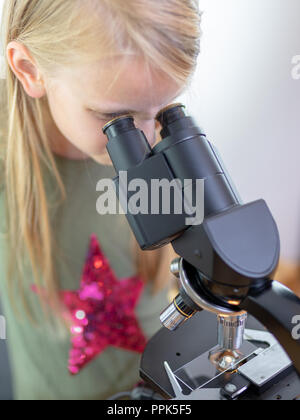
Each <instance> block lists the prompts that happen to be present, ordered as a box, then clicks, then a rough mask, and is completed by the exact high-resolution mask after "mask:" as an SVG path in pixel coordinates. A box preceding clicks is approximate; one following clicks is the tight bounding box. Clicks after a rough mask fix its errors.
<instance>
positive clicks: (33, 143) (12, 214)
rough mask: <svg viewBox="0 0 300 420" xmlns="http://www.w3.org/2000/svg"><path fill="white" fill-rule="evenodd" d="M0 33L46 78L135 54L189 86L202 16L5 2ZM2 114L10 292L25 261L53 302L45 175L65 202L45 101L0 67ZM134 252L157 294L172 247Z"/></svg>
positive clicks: (185, 5) (178, 3)
mask: <svg viewBox="0 0 300 420" xmlns="http://www.w3.org/2000/svg"><path fill="white" fill-rule="evenodd" d="M99 22H100V24H99ZM2 30H3V46H4V48H5V47H6V46H7V45H8V43H9V42H10V41H12V40H16V41H18V42H20V43H22V44H24V45H25V46H26V47H27V49H28V51H29V52H30V54H31V55H32V57H33V59H34V60H35V62H36V64H37V66H38V67H39V69H40V70H41V71H42V72H45V74H49V75H51V74H54V73H55V71H56V69H59V68H60V67H61V66H68V67H70V66H72V63H75V62H80V61H81V62H82V61H83V60H87V61H88V60H90V61H93V60H99V59H101V58H103V57H107V56H109V55H113V54H119V55H120V53H121V54H124V55H126V54H127V53H131V52H134V53H138V54H141V55H142V56H143V58H145V60H146V62H148V63H150V64H151V66H155V67H156V68H158V69H160V70H162V71H164V72H165V73H167V74H168V75H169V76H171V77H172V78H174V80H176V81H177V82H178V83H181V84H187V83H188V81H189V80H190V78H191V76H192V74H193V72H194V69H195V68H196V62H197V56H198V54H199V40H200V13H199V9H198V1H197V0H150V1H149V0H42V1H41V0H5V2H4V10H3V17H2ZM0 106H1V110H0V114H1V117H0V118H1V126H0V135H1V149H2V162H3V168H4V171H5V178H4V183H5V194H6V205H7V209H8V211H7V216H8V238H9V241H8V244H9V249H10V256H11V263H10V264H9V267H10V273H9V276H8V278H9V285H10V290H12V279H13V278H14V279H18V283H17V287H18V290H19V291H21V292H22V291H23V295H24V284H23V282H22V276H21V275H20V273H22V268H23V265H24V261H25V259H24V257H26V258H27V260H28V261H29V262H30V267H31V270H32V272H33V274H34V279H35V283H36V285H37V286H38V287H41V285H43V287H44V288H46V291H47V294H48V295H49V296H50V297H51V298H52V299H53V300H54V301H55V300H57V299H58V282H57V279H56V273H55V268H54V263H53V249H54V239H53V237H52V234H51V227H50V213H49V205H50V203H49V202H48V199H47V195H46V189H45V171H46V172H47V176H48V177H52V178H53V179H54V180H55V184H56V185H57V187H58V189H59V192H60V197H61V199H62V200H63V199H64V198H65V194H64V185H63V183H62V181H61V178H60V174H59V172H58V170H57V168H56V164H55V159H54V156H53V153H52V151H51V148H50V145H49V139H48V136H47V132H46V124H45V118H46V113H47V112H49V110H48V108H47V101H46V100H45V98H42V99H33V98H31V97H29V96H28V95H27V94H26V93H25V91H24V89H23V88H22V85H21V83H20V82H19V80H18V79H17V77H16V76H15V75H14V73H13V72H12V70H11V68H10V67H9V65H8V62H7V60H6V82H5V84H3V86H2V91H1V105H0ZM41 244H42V246H41ZM135 248H136V249H135V255H136V264H137V270H138V273H139V274H141V275H142V276H143V278H144V279H145V281H148V280H151V281H153V284H154V289H155V290H158V289H159V288H161V287H163V285H164V284H165V282H166V281H167V280H168V278H170V276H169V274H168V272H169V263H170V259H171V255H170V253H171V251H170V249H171V247H166V248H165V249H163V250H158V251H153V252H142V251H140V250H139V249H138V247H137V245H136V246H135ZM16 272H18V273H19V275H18V276H16Z"/></svg>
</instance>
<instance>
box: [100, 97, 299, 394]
mask: <svg viewBox="0 0 300 420" xmlns="http://www.w3.org/2000/svg"><path fill="white" fill-rule="evenodd" d="M157 120H158V121H159V122H160V124H161V126H162V131H161V137H162V141H161V142H159V143H158V144H157V145H156V146H155V147H154V148H151V147H150V145H149V142H148V141H147V139H146V137H145V135H144V133H143V132H142V131H141V130H139V129H137V128H136V126H135V124H134V118H133V117H132V116H130V115H127V116H124V117H120V118H116V119H114V120H112V121H110V122H109V123H108V124H107V125H106V126H105V127H104V129H103V132H104V133H105V134H106V135H107V137H108V140H109V141H108V145H107V150H108V153H109V155H110V157H111V160H112V162H113V165H114V167H115V170H116V173H117V177H116V178H115V179H114V182H115V184H116V190H117V191H119V192H120V191H121V193H118V195H119V200H120V203H121V205H122V206H123V205H124V204H125V205H126V204H128V202H129V201H130V198H131V196H132V194H133V193H132V192H130V191H127V190H126V191H125V192H124V193H122V191H123V190H122V185H120V176H119V174H120V173H121V172H123V171H126V172H127V177H128V182H130V181H131V180H134V179H142V180H143V181H144V182H146V184H147V185H149V190H150V185H151V181H152V180H153V179H156V180H168V181H169V182H170V183H171V182H172V181H173V180H179V181H181V182H175V183H173V184H172V185H173V189H172V191H173V193H174V196H175V195H177V196H180V197H182V199H184V197H185V192H186V191H184V190H185V189H189V190H190V192H192V193H193V192H194V193H195V194H196V188H197V180H204V220H203V222H202V223H201V224H199V223H194V224H192V225H187V224H186V220H187V217H190V216H191V214H190V211H189V209H188V208H187V207H188V206H185V209H183V210H184V211H183V212H181V214H179V212H176V209H175V208H174V207H172V206H171V209H170V214H165V213H164V212H162V211H161V212H155V214H153V213H151V212H150V213H149V214H146V213H137V212H136V213H134V214H133V213H130V212H128V214H127V219H128V222H129V224H130V226H131V229H132V230H133V232H134V235H135V237H136V239H137V241H138V243H139V245H140V247H141V249H143V250H153V249H157V248H160V247H163V246H165V245H166V244H169V243H171V244H172V246H173V248H174V250H175V252H176V254H177V255H178V256H179V258H178V259H176V260H175V261H173V262H172V264H171V271H172V273H173V274H174V275H175V276H176V277H177V278H178V285H179V290H180V292H179V294H178V296H177V297H176V298H175V299H174V300H173V302H172V303H171V305H170V306H169V307H168V308H167V309H166V310H165V311H164V312H163V313H162V314H161V322H162V324H163V326H164V328H162V329H161V330H160V331H159V332H158V333H157V334H156V335H155V336H154V337H153V338H152V339H151V340H150V341H149V343H148V345H147V347H146V350H145V352H144V354H143V356H142V361H141V367H140V373H141V377H142V379H144V380H145V381H146V382H147V383H148V384H150V385H151V387H152V388H153V389H154V390H155V391H156V392H158V393H159V394H160V395H162V396H163V397H164V398H167V399H178V400H226V399H227V400H237V399H239V400H249V399H250V400H261V399H263V400H272V399H277V400H278V399H283V400H297V399H300V328H297V322H298V323H299V321H300V299H298V297H297V296H296V295H295V294H293V293H292V292H291V291H290V290H289V289H288V288H286V287H285V286H283V285H281V284H280V283H278V282H276V281H274V280H273V276H274V273H275V272H276V268H277V266H278V261H279V256H280V239H279V233H278V229H277V226H276V223H275V221H274V218H273V217H272V214H271V212H270V210H269V208H268V206H267V204H266V203H265V201H264V200H257V201H254V202H251V203H248V204H244V203H242V201H241V199H240V197H239V195H238V193H237V191H236V189H235V187H234V185H233V183H232V181H231V179H230V177H229V175H228V173H227V171H226V170H225V167H224V165H223V162H222V160H221V158H220V156H219V154H218V152H217V150H216V148H215V147H214V146H213V145H212V144H211V143H210V142H209V141H208V140H207V138H206V136H205V134H204V133H203V131H202V129H201V128H200V127H199V126H198V125H197V124H196V123H195V121H194V120H193V118H191V117H189V116H187V115H186V111H185V107H184V106H183V105H182V104H174V105H171V106H169V107H167V108H165V109H163V110H162V111H161V112H160V113H159V114H158V116H157ZM186 180H189V182H184V181H186ZM193 196H195V195H193ZM148 198H149V202H151V195H150V194H149V197H148ZM126 208H127V207H126ZM191 208H192V207H191ZM179 327H180V328H179ZM216 343H218V344H217V345H216Z"/></svg>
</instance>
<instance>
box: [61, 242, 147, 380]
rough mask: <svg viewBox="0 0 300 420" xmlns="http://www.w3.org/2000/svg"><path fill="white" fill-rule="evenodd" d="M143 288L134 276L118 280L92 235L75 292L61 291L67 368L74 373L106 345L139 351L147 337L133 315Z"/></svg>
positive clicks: (144, 344) (141, 350) (143, 347)
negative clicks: (67, 326) (67, 319)
mask: <svg viewBox="0 0 300 420" xmlns="http://www.w3.org/2000/svg"><path fill="white" fill-rule="evenodd" d="M142 290H143V282H142V280H141V279H140V278H139V277H137V276H135V277H130V278H124V279H120V280H118V279H117V277H116V276H115V274H114V272H113V270H112V269H111V267H110V265H109V262H108V260H107V258H106V257H105V256H104V254H103V252H102V251H101V248H100V245H99V242H98V240H97V237H96V236H95V235H92V237H91V241H90V248H89V252H88V255H87V259H86V262H85V266H84V270H83V274H82V277H81V284H80V288H79V290H78V291H63V292H62V299H63V302H64V304H65V305H66V307H67V308H68V311H69V315H70V316H71V334H72V339H71V343H72V348H71V350H70V355H69V371H70V373H71V374H72V375H76V374H77V373H79V371H80V370H81V369H82V368H84V367H85V366H86V365H87V364H88V363H89V362H91V361H92V360H93V359H94V358H95V357H96V356H98V355H100V354H101V353H102V352H103V351H104V350H105V349H106V348H107V347H108V346H113V347H118V348H121V349H124V350H128V351H133V352H137V353H142V352H143V351H144V349H145V346H146V338H145V336H144V334H143V332H142V330H141V327H140V325H139V323H138V321H137V318H136V316H135V308H136V305H137V303H138V301H139V298H140V296H141V293H142Z"/></svg>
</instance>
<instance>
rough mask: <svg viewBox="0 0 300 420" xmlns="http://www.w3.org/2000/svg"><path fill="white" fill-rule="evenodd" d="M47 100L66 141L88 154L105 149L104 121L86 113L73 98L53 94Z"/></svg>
mask: <svg viewBox="0 0 300 420" xmlns="http://www.w3.org/2000/svg"><path fill="white" fill-rule="evenodd" d="M48 101H49V107H50V110H51V114H52V118H53V120H54V123H55V124H56V126H57V128H58V130H59V131H60V133H61V134H62V135H63V137H64V138H65V139H66V140H67V141H69V142H70V143H72V144H73V145H74V146H76V147H77V148H78V149H80V150H81V151H83V152H85V153H87V154H89V155H92V154H95V153H96V154H97V153H102V152H104V151H105V146H106V144H107V139H106V136H105V135H104V134H103V133H102V127H103V126H104V122H101V121H99V120H97V119H96V118H94V117H93V116H91V115H90V114H89V113H87V112H86V110H84V109H83V107H82V106H81V104H79V103H77V102H76V99H75V98H68V97H67V96H66V95H65V96H63V97H62V95H55V94H54V95H49V96H48Z"/></svg>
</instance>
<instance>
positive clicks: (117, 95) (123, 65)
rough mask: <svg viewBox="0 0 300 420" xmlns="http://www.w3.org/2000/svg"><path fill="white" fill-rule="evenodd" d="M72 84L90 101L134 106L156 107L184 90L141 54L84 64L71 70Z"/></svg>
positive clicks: (99, 103) (96, 103)
mask: <svg viewBox="0 0 300 420" xmlns="http://www.w3.org/2000/svg"><path fill="white" fill-rule="evenodd" d="M68 76H69V77H68V82H67V83H69V85H70V87H71V88H72V90H73V92H74V90H75V91H77V92H78V94H79V95H80V96H81V98H82V100H83V101H88V103H89V104H90V105H93V104H94V105H95V107H96V106H97V105H98V106H99V105H101V104H102V103H105V105H107V106H118V105H122V104H125V103H126V104H127V105H128V106H129V107H130V106H131V107H133V108H139V109H141V110H142V109H143V108H148V109H149V108H152V107H153V108H155V107H159V106H161V105H162V104H168V103H169V102H170V101H171V100H172V99H174V98H175V97H176V96H178V95H179V93H181V91H182V90H183V88H184V86H180V85H179V84H177V83H176V82H175V81H174V80H173V79H172V78H171V77H170V76H168V75H167V74H166V73H163V72H162V71H159V70H157V69H154V68H151V67H150V66H148V65H147V64H146V63H145V61H144V60H143V59H142V58H139V57H136V56H129V57H126V58H125V59H124V57H123V58H114V59H105V60H102V61H101V62H96V63H93V64H88V65H82V66H80V67H76V68H75V69H72V71H71V72H69V74H68Z"/></svg>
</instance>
